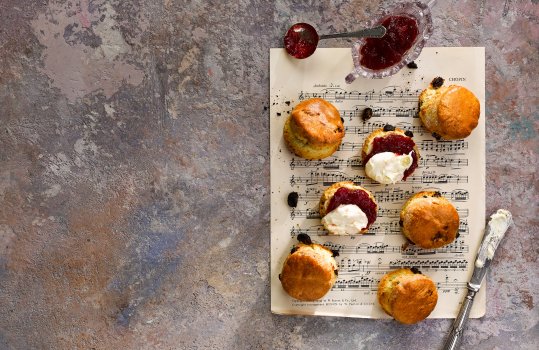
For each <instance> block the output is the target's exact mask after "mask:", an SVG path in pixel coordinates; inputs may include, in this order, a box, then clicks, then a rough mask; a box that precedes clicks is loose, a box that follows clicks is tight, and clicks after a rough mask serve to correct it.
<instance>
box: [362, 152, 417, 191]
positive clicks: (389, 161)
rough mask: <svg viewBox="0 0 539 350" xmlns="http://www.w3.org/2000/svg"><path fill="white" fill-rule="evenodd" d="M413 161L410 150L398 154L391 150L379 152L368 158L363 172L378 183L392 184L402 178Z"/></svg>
mask: <svg viewBox="0 0 539 350" xmlns="http://www.w3.org/2000/svg"><path fill="white" fill-rule="evenodd" d="M413 162H414V159H413V158H412V152H410V153H409V154H403V155H400V156H399V155H397V154H395V153H393V152H380V153H377V154H375V155H374V156H372V157H371V159H369V161H368V162H367V165H365V172H366V173H367V176H368V177H370V178H371V179H374V180H376V181H378V182H379V183H382V184H394V183H396V182H398V181H401V180H402V178H403V177H404V172H405V171H406V170H407V169H408V168H409V167H410V166H411V165H412V163H413Z"/></svg>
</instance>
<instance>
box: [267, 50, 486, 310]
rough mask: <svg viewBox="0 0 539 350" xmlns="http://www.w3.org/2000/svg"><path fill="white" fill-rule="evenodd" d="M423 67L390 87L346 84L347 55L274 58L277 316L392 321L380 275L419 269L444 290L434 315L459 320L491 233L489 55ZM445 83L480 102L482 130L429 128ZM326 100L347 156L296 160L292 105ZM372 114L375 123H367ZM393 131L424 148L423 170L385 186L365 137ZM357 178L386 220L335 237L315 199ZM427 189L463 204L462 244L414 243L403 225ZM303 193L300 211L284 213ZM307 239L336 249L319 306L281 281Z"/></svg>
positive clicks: (466, 55) (426, 59) (425, 61)
mask: <svg viewBox="0 0 539 350" xmlns="http://www.w3.org/2000/svg"><path fill="white" fill-rule="evenodd" d="M415 62H416V63H417V65H418V68H417V69H409V68H407V67H405V68H403V69H402V70H401V71H400V72H399V73H397V74H396V75H394V76H392V77H388V78H384V79H365V78H358V79H357V80H356V81H354V82H353V83H352V84H346V83H345V81H344V78H345V76H346V75H347V74H348V73H350V71H351V70H352V58H351V54H350V49H346V48H339V49H324V48H319V49H317V50H316V52H315V54H314V55H313V56H311V57H309V58H307V59H304V60H298V59H294V58H292V57H290V56H289V55H287V53H286V51H285V50H284V49H271V51H270V98H271V101H270V152H271V310H272V312H274V313H279V314H302V315H328V316H329V315H331V316H347V317H363V318H388V317H389V316H387V315H386V314H385V313H384V312H383V311H382V309H381V307H380V306H379V305H378V302H377V299H376V291H377V286H378V282H379V281H380V278H381V277H382V276H383V275H384V274H385V273H387V272H389V271H390V270H392V269H396V268H399V267H412V266H415V267H417V268H418V269H419V270H420V271H421V272H422V273H423V274H425V275H427V276H429V277H431V278H432V279H433V280H434V282H435V283H436V285H437V288H438V304H437V306H436V308H435V310H434V311H433V312H432V314H431V315H430V316H429V317H431V318H432V317H433V318H453V317H455V316H456V315H457V313H458V310H459V307H460V304H461V302H462V300H463V298H464V295H465V292H466V283H467V281H468V280H469V278H470V277H471V274H472V270H473V261H474V259H475V255H476V252H477V249H478V246H479V243H480V240H481V237H482V234H483V229H484V226H485V112H484V111H485V50H484V48H483V47H473V48H455V47H451V48H442V47H440V48H435V47H429V48H425V49H423V52H422V53H421V56H420V57H419V58H418V59H417V60H416V61H415ZM437 76H440V77H443V78H444V79H445V84H444V85H450V84H458V85H462V86H465V87H467V88H468V89H470V90H471V91H472V92H473V93H474V94H475V95H476V96H477V98H478V99H479V101H480V103H481V116H480V119H479V125H478V126H477V128H476V129H475V130H474V131H473V132H472V134H471V136H469V137H467V138H466V139H464V140H457V141H437V140H436V139H435V138H434V137H433V136H431V135H430V134H429V133H428V132H427V131H426V130H425V129H424V128H423V127H422V125H421V122H420V120H419V118H418V117H417V112H418V96H419V93H420V92H421V91H422V90H423V89H425V88H427V87H428V85H429V83H430V82H431V80H432V79H433V78H435V77H437ZM311 97H322V98H324V99H326V100H328V101H330V102H331V103H333V104H334V105H335V106H336V107H337V108H338V109H339V111H340V113H341V116H342V118H343V119H344V125H345V128H346V135H345V137H344V140H343V143H342V145H341V147H340V149H339V150H338V151H337V152H336V153H334V155H333V156H331V157H329V158H326V159H322V160H305V159H302V158H299V157H297V156H295V155H293V154H292V153H291V152H290V151H289V150H288V148H287V147H286V145H285V143H284V139H283V126H284V122H285V120H286V119H287V118H288V116H289V115H290V112H291V111H292V109H293V108H294V106H295V105H296V104H297V103H299V102H300V101H302V100H304V99H308V98H311ZM366 107H370V108H372V109H373V117H372V118H371V119H370V120H368V121H365V122H364V121H363V120H362V118H361V115H362V112H363V110H364V109H365V108H366ZM385 124H391V125H395V126H398V127H400V128H402V129H405V130H411V131H412V132H413V134H414V141H415V142H416V144H417V146H418V148H419V152H420V156H421V158H420V160H419V167H418V168H417V169H416V171H415V172H414V173H413V174H412V175H411V176H410V177H409V178H408V179H407V180H406V181H405V182H399V183H397V184H395V185H381V184H377V183H375V182H373V181H371V180H370V179H369V178H367V177H366V175H365V171H364V167H363V165H362V164H361V148H362V145H363V142H364V140H365V138H366V137H367V135H368V134H369V133H371V132H372V131H373V130H375V129H378V128H381V127H383V126H384V125H385ZM345 180H351V181H354V182H355V183H357V184H361V185H362V186H364V187H365V188H367V189H368V190H370V191H371V192H372V193H373V195H374V196H375V198H376V201H377V203H378V206H379V209H378V218H377V220H376V222H375V223H374V224H373V225H372V226H371V228H370V230H369V232H368V233H367V234H365V235H355V236H327V235H326V231H325V230H324V228H323V226H322V225H321V222H320V216H319V213H318V202H319V200H320V196H321V194H322V192H323V191H324V189H326V188H327V187H328V186H330V185H331V184H333V183H335V182H338V181H345ZM422 190H437V191H440V192H441V193H442V195H443V196H445V197H446V198H447V199H449V200H450V201H451V202H452V203H453V204H454V205H455V207H456V208H457V211H458V213H459V217H460V227H459V233H460V235H459V237H458V238H457V240H456V241H455V242H453V243H452V244H450V245H448V246H445V247H442V248H438V249H430V250H426V249H420V248H418V247H415V246H409V247H408V248H407V249H403V245H404V243H405V242H406V240H405V238H404V237H403V235H402V234H401V232H400V228H399V213H400V210H401V207H402V205H403V204H404V202H405V201H406V200H407V199H408V198H409V197H410V196H411V195H412V194H414V193H416V192H419V191H422ZM293 191H295V192H298V194H299V201H298V205H297V207H296V208H291V207H289V206H288V205H287V196H288V194H289V193H290V192H293ZM299 233H307V234H309V235H310V236H311V238H312V240H313V241H314V242H317V243H320V244H323V245H326V246H328V247H330V248H331V249H339V251H340V256H338V257H337V258H336V260H337V263H338V264H339V275H338V280H337V282H336V284H335V286H334V287H333V289H332V290H331V291H330V292H329V293H328V294H326V296H325V297H324V298H322V299H320V300H318V301H314V302H301V301H298V300H295V299H293V298H291V297H289V296H288V295H287V294H286V293H285V292H284V290H283V288H282V286H281V283H280V281H279V277H278V276H279V273H280V272H281V268H282V264H283V262H284V260H285V258H286V256H287V255H288V254H289V252H290V249H291V248H292V246H293V245H294V244H295V243H297V240H296V236H297V234H299ZM485 290H486V288H485V286H483V288H482V289H481V291H480V292H479V294H478V295H477V296H476V298H475V302H474V305H473V308H472V311H471V317H475V318H477V317H481V316H483V315H484V313H485V308H486V301H485Z"/></svg>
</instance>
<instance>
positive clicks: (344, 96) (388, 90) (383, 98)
mask: <svg viewBox="0 0 539 350" xmlns="http://www.w3.org/2000/svg"><path fill="white" fill-rule="evenodd" d="M421 91H422V90H421V89H417V90H410V89H408V88H404V89H403V88H402V87H400V86H387V87H385V88H383V89H381V90H379V91H375V90H369V91H364V92H360V91H346V90H345V89H342V88H325V89H322V90H320V91H319V92H305V91H300V93H299V95H298V99H299V100H300V101H303V100H306V99H309V98H317V97H318V98H323V99H326V100H333V101H344V100H349V101H365V102H367V101H371V100H372V101H377V102H394V101H396V100H398V101H399V102H415V103H417V99H418V97H419V94H420V93H421Z"/></svg>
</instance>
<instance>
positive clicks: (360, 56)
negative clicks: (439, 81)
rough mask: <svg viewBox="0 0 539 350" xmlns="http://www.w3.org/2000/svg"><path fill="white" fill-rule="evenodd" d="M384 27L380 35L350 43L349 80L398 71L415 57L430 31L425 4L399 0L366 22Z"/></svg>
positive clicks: (384, 75) (347, 77) (371, 25)
mask: <svg viewBox="0 0 539 350" xmlns="http://www.w3.org/2000/svg"><path fill="white" fill-rule="evenodd" d="M377 25H383V26H384V27H386V29H387V32H386V35H385V36H384V37H383V38H361V39H359V40H357V41H356V42H355V43H354V45H353V46H352V59H353V61H354V70H353V71H352V72H351V73H350V74H348V76H346V82H347V83H349V84H350V83H351V82H353V81H354V80H355V79H356V78H358V77H365V78H384V77H388V76H390V75H393V74H395V73H397V72H398V71H399V70H401V68H402V67H404V66H405V65H407V64H408V63H410V62H412V61H413V60H415V59H416V58H417V57H418V56H419V54H420V53H421V50H422V49H423V46H425V43H426V41H427V39H428V38H429V37H430V36H431V34H432V17H431V14H430V9H429V7H428V5H425V4H423V3H421V2H419V1H412V2H405V3H400V4H398V5H396V6H394V7H392V8H390V9H388V10H386V11H384V12H382V14H381V15H380V16H379V17H377V18H376V19H374V20H372V21H370V22H368V23H367V24H366V26H367V28H372V27H375V26H377Z"/></svg>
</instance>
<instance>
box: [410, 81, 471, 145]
mask: <svg viewBox="0 0 539 350" xmlns="http://www.w3.org/2000/svg"><path fill="white" fill-rule="evenodd" d="M480 111H481V107H480V104H479V100H478V99H477V97H476V96H475V95H474V94H473V92H471V91H470V90H468V89H466V88H465V87H463V86H459V85H450V86H441V87H438V88H435V87H433V85H432V83H431V85H430V86H429V87H428V88H427V89H425V90H423V92H422V93H421V94H420V95H419V117H420V118H421V121H422V123H423V126H424V127H425V128H426V129H427V130H428V131H429V132H432V133H434V134H436V135H438V136H439V137H441V138H443V139H445V140H457V139H462V138H465V137H467V136H469V135H470V134H471V133H472V130H473V129H475V127H476V126H477V124H478V122H479V114H480Z"/></svg>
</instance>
